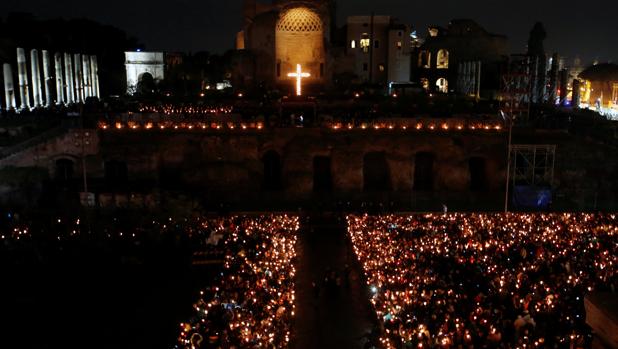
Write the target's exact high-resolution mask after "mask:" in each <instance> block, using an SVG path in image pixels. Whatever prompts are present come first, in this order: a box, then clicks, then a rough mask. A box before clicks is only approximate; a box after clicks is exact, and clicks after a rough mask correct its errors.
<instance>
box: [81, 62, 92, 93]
mask: <svg viewBox="0 0 618 349" xmlns="http://www.w3.org/2000/svg"><path fill="white" fill-rule="evenodd" d="M82 72H83V77H84V100H85V99H86V98H88V97H90V96H92V90H91V88H92V85H91V84H90V57H89V56H88V55H82Z"/></svg>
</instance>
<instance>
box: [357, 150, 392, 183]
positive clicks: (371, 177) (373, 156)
mask: <svg viewBox="0 0 618 349" xmlns="http://www.w3.org/2000/svg"><path fill="white" fill-rule="evenodd" d="M363 189H364V190H365V191H368V192H372V191H390V190H391V176H390V170H389V168H388V162H387V161H386V154H384V152H372V153H367V154H365V157H364V158H363Z"/></svg>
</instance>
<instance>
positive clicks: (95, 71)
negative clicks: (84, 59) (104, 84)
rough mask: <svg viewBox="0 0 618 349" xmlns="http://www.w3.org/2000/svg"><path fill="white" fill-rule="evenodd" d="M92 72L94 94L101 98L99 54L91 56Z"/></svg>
mask: <svg viewBox="0 0 618 349" xmlns="http://www.w3.org/2000/svg"><path fill="white" fill-rule="evenodd" d="M90 74H92V79H91V82H92V94H93V95H94V96H95V97H97V98H101V95H100V94H99V65H98V63H97V56H90Z"/></svg>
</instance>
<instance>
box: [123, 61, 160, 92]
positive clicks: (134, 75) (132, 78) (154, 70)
mask: <svg viewBox="0 0 618 349" xmlns="http://www.w3.org/2000/svg"><path fill="white" fill-rule="evenodd" d="M164 56H165V54H164V53H163V52H139V51H137V52H125V59H126V60H125V68H126V71H127V93H128V94H133V93H134V92H135V90H136V89H137V84H138V83H139V82H140V81H142V80H143V79H144V77H145V76H146V74H148V75H150V77H151V78H152V81H154V82H155V83H159V82H161V81H163V80H164V79H165V58H164Z"/></svg>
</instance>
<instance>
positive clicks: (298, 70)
mask: <svg viewBox="0 0 618 349" xmlns="http://www.w3.org/2000/svg"><path fill="white" fill-rule="evenodd" d="M310 76H311V74H309V73H303V69H302V68H301V66H300V64H297V65H296V73H289V74H288V77H290V78H296V95H297V96H300V95H302V90H301V81H302V79H303V78H308V77H310Z"/></svg>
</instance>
